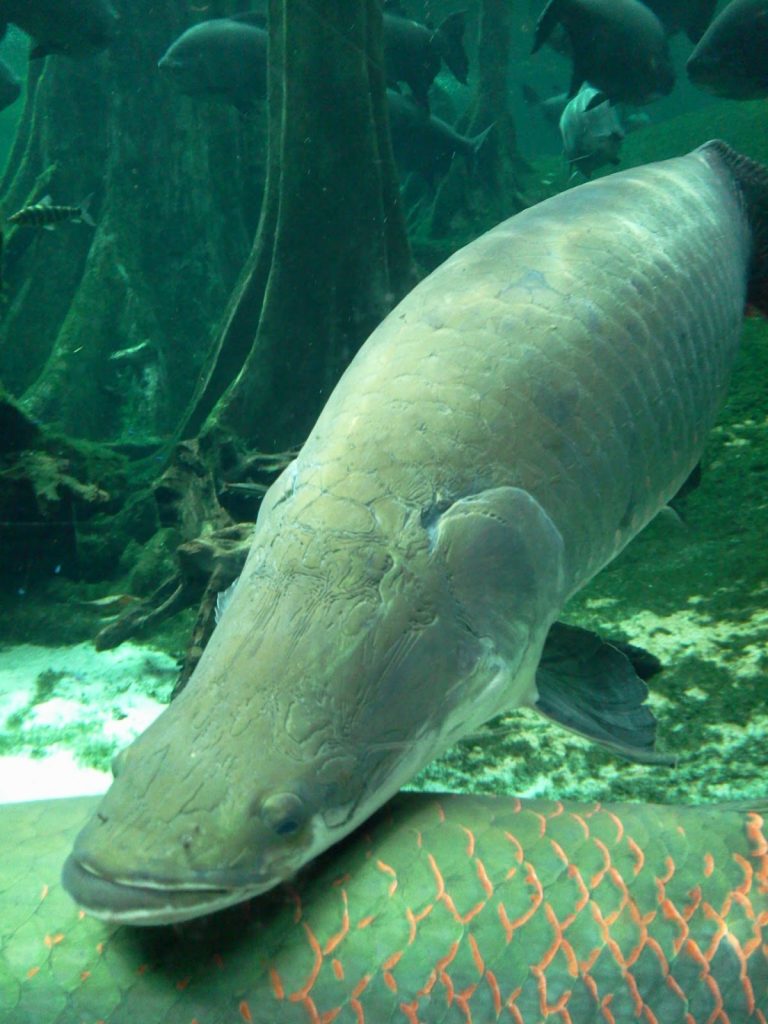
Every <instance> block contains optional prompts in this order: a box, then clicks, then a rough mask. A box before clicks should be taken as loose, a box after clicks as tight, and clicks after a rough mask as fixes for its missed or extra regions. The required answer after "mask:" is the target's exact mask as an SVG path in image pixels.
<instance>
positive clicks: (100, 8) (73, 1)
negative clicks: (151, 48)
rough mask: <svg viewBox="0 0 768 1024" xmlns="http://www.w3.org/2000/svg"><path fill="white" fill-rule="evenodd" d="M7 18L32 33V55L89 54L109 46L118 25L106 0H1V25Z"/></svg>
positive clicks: (73, 55) (71, 55)
mask: <svg viewBox="0 0 768 1024" xmlns="http://www.w3.org/2000/svg"><path fill="white" fill-rule="evenodd" d="M9 21H10V22H13V24H14V25H17V26H18V27H19V28H20V29H22V31H24V32H26V33H27V35H30V36H32V38H33V40H34V46H33V48H32V50H31V52H30V57H31V58H36V57H46V56H47V55H48V54H63V55H64V56H66V57H90V56H92V55H93V54H94V53H98V52H99V51H100V50H103V49H105V47H107V46H109V44H110V43H111V42H112V40H113V39H114V38H115V35H116V33H117V26H118V18H117V14H116V12H115V9H114V8H113V7H112V5H111V4H110V3H109V0H0V26H6V25H7V24H8V22H9ZM2 31H4V28H3V29H2Z"/></svg>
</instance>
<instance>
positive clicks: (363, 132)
mask: <svg viewBox="0 0 768 1024" xmlns="http://www.w3.org/2000/svg"><path fill="white" fill-rule="evenodd" d="M269 14H270V40H269V52H270V56H269V66H270V74H269V86H268V116H269V162H268V168H267V184H266V192H265V200H264V206H263V209H262V214H261V222H260V225H259V230H258V235H257V239H256V243H255V245H254V248H253V251H252V253H251V255H250V257H249V260H248V263H247V266H246V269H245V271H244V273H243V275H242V276H241V279H240V283H239V285H238V287H237V288H236V290H235V293H234V294H233V296H232V298H231V300H230V303H229V308H228V310H227V312H226V315H225V317H224V320H223V324H222V327H221V331H220V334H219V338H218V341H217V346H218V354H217V358H216V360H215V361H214V362H213V363H212V364H211V369H210V372H209V374H208V377H207V379H206V381H205V382H204V384H203V385H202V386H201V389H200V393H199V395H198V396H197V399H196V401H195V403H194V406H193V408H192V409H191V411H190V415H189V418H188V419H187V423H186V428H185V430H186V433H187V434H191V433H196V432H198V431H202V434H203V436H204V437H207V438H208V439H209V440H213V439H215V440H216V441H217V442H221V441H222V440H223V439H225V438H234V439H240V440H242V441H244V442H246V443H253V442H254V441H256V440H258V442H259V445H260V447H262V448H272V449H274V448H284V447H287V446H288V445H290V444H295V443H297V442H299V441H302V440H303V438H304V435H305V433H306V431H307V429H308V428H309V426H310V425H311V423H312V421H313V419H314V417H315V416H316V415H317V413H318V412H319V410H320V408H321V407H322V405H323V403H324V401H325V398H326V397H327V395H328V393H329V391H330V390H331V388H332V387H333V385H334V384H335V382H336V380H337V378H338V376H339V374H340V372H341V371H342V370H343V368H344V367H345V366H346V364H347V363H348V362H349V360H350V358H351V357H352V355H354V353H355V351H356V350H357V348H358V347H359V345H360V343H361V342H362V341H363V340H364V339H365V338H366V337H367V335H368V334H369V333H370V331H371V330H372V329H373V328H374V327H375V326H376V324H377V323H378V322H379V321H380V320H381V319H382V317H383V316H384V315H385V314H386V313H387V312H388V311H389V309H391V308H392V306H393V305H394V304H395V302H396V301H397V300H398V299H399V298H400V297H401V296H402V295H403V294H404V293H405V292H406V291H407V290H408V289H409V288H410V287H411V286H412V285H413V284H414V283H415V280H416V278H415V271H414V267H413V263H412V260H411V255H410V249H409V246H408V241H407V236H406V232H405V224H404V220H403V217H402V213H401V210H400V205H399V192H398V185H397V178H396V174H395V169H394V162H393V159H392V153H391V147H390V142H389V134H388V129H387V122H386V111H385V90H384V76H383V45H382V21H381V9H380V6H379V4H378V2H377V0H322V2H321V0H308V2H302V3H300V4H299V3H293V2H291V0H270V8H269ZM225 389H226V390H225Z"/></svg>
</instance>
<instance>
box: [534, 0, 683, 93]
mask: <svg viewBox="0 0 768 1024" xmlns="http://www.w3.org/2000/svg"><path fill="white" fill-rule="evenodd" d="M558 24H562V25H563V26H564V28H565V30H566V32H567V34H568V38H569V41H570V46H571V57H572V60H573V71H572V75H571V84H570V88H569V90H568V95H569V96H575V95H576V93H577V92H578V90H579V88H580V87H581V85H582V83H583V82H588V83H589V84H590V85H592V86H594V88H596V89H599V90H600V91H601V92H603V93H605V95H606V96H608V98H609V99H610V100H611V101H612V102H618V101H621V102H624V103H634V104H643V103H649V102H650V101H651V100H653V99H656V98H658V97H659V96H666V95H667V93H669V92H671V90H672V86H673V85H674V81H675V74H674V70H673V68H672V62H671V59H670V56H669V49H668V47H667V41H666V36H665V33H664V29H663V27H662V25H661V22H660V21H659V19H658V18H657V17H656V15H655V14H653V12H652V11H651V10H650V9H649V8H648V7H646V6H645V5H644V4H642V3H640V2H639V0H549V3H548V4H547V6H546V7H545V8H544V10H543V11H542V13H541V15H540V17H539V20H538V22H537V23H536V32H535V35H534V42H533V51H532V52H533V53H536V51H537V50H538V49H539V48H540V47H541V46H542V45H543V43H545V42H546V41H547V39H548V38H549V36H550V35H551V33H552V31H553V30H554V28H555V26H556V25H558Z"/></svg>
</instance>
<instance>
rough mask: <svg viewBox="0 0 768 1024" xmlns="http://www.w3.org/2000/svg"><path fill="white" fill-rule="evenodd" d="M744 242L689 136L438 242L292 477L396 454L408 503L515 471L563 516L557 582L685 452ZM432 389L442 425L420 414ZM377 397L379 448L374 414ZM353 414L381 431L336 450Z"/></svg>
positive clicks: (721, 342) (622, 534) (636, 515)
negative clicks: (495, 223) (456, 243)
mask: <svg viewBox="0 0 768 1024" xmlns="http://www.w3.org/2000/svg"><path fill="white" fill-rule="evenodd" d="M714 159H716V158H714ZM639 204H640V209H641V211H642V212H640V213H639V212H638V209H639ZM563 225H567V226H568V227H567V230H564V229H563ZM609 240H610V244H608V241H609ZM748 244H749V234H748V230H747V227H746V223H745V219H744V216H743V214H742V212H741V209H740V205H739V201H738V200H737V198H736V195H735V192H734V188H733V185H732V183H731V181H730V180H729V178H728V176H727V174H726V173H724V172H719V171H718V169H717V167H713V166H712V163H711V159H708V158H707V157H706V156H704V155H703V154H702V153H700V152H697V153H694V154H690V155H689V156H687V157H683V158H680V159H678V160H675V161H667V162H665V163H663V164H659V165H653V166H650V167H643V168H640V169H638V170H637V171H629V172H624V173H622V174H619V175H614V176H612V177H611V178H608V179H602V180H601V181H600V182H595V183H592V184H588V185H584V186H581V187H580V188H579V189H575V190H571V191H568V192H565V193H562V194H561V195H559V196H556V197H554V198H553V199H551V200H549V201H548V202H547V203H546V204H545V207H544V208H542V207H533V208H531V209H529V210H526V211H523V213H521V214H518V215H517V216H516V217H514V218H512V219H511V220H509V221H507V222H505V223H504V224H502V225H500V226H499V227H497V228H495V229H494V230H493V231H491V232H489V233H488V234H487V235H485V236H483V238H481V239H480V240H478V241H477V242H475V243H472V244H471V245H469V246H467V247H466V248H465V249H463V250H461V251H460V252H459V253H457V254H455V255H454V256H453V257H451V258H450V259H449V260H448V261H447V262H446V263H445V264H444V265H443V266H442V267H441V268H440V270H439V271H438V272H437V273H436V274H434V275H433V276H432V277H430V278H428V279H427V280H426V281H424V282H422V284H421V285H420V286H419V288H418V289H416V290H415V291H414V292H413V293H412V294H411V295H410V296H409V297H408V298H407V299H406V300H405V301H404V302H403V303H401V305H400V306H399V307H398V309H397V310H395V311H394V313H393V314H391V315H390V317H388V318H387V320H386V321H385V322H384V324H383V325H382V326H381V327H380V328H379V329H378V330H377V331H376V332H375V333H374V335H373V336H372V337H371V338H370V339H369V341H368V342H367V344H366V348H365V350H364V353H365V358H359V359H358V360H356V361H355V362H354V363H353V364H352V366H351V367H350V369H349V370H348V371H347V374H346V375H345V378H344V381H343V385H344V386H343V387H340V388H338V389H337V390H336V391H335V392H334V394H333V395H332V396H331V398H330V400H329V402H328V404H327V406H326V408H325V410H324V411H323V413H322V415H321V417H320V420H319V421H318V424H317V426H316V428H315V430H314V431H313V433H312V435H311V436H310V439H309V441H308V443H307V446H306V447H305V448H304V449H303V451H302V453H301V456H300V459H299V464H298V467H299V468H298V472H299V477H300V478H302V477H305V478H306V480H307V482H308V483H309V484H310V485H311V484H313V483H315V482H316V483H317V485H318V486H319V487H321V488H322V489H323V490H324V491H325V492H327V493H330V494H333V493H336V492H337V490H338V489H340V488H343V487H344V478H345V476H346V474H347V472H348V467H349V466H350V464H352V465H353V466H355V467H356V468H358V469H359V468H360V466H361V462H362V463H363V465H364V466H365V468H367V471H368V472H369V473H371V474H372V475H373V474H375V476H376V478H377V479H378V480H379V481H381V482H382V484H383V485H384V486H385V487H386V481H387V480H388V478H389V477H391V476H392V474H396V475H397V476H398V477H399V479H400V481H402V478H403V476H404V475H406V474H405V473H404V472H403V467H406V472H412V473H413V477H414V478H415V479H416V480H417V481H419V484H420V486H419V489H418V491H416V492H415V493H410V494H409V495H408V500H409V502H423V503H428V502H429V501H431V500H433V496H434V494H435V493H442V494H446V495H449V496H459V495H463V494H466V493H471V492H473V491H475V490H478V489H480V488H482V487H483V486H486V487H490V486H497V485H498V484H499V483H505V484H512V485H514V486H518V487H521V488H523V489H526V490H528V491H529V492H530V493H532V494H533V495H534V497H535V498H536V499H537V500H538V501H539V503H540V504H541V505H542V506H543V508H544V509H545V510H546V511H547V512H548V513H549V514H550V515H551V517H552V519H553V520H554V522H555V524H556V525H557V527H558V529H559V530H560V532H561V533H562V534H563V537H564V539H565V546H566V552H567V554H568V557H569V562H570V566H571V568H570V576H571V586H572V588H573V589H576V588H577V587H579V586H581V585H583V583H584V582H586V580H587V579H589V578H590V576H591V575H593V574H594V573H595V572H596V571H597V570H598V569H599V568H600V567H602V565H604V564H605V563H606V562H607V561H608V560H609V559H610V558H612V557H613V556H614V555H615V554H616V553H617V552H618V550H620V548H621V547H623V546H624V544H626V543H627V541H628V540H629V539H631V537H632V536H634V535H635V534H636V533H637V532H638V530H639V529H641V528H642V526H644V525H645V524H646V522H647V521H648V520H649V519H650V518H651V517H652V516H653V515H654V514H655V513H656V512H657V511H658V509H659V508H660V507H661V506H662V505H663V504H664V502H665V501H666V500H667V499H668V498H670V497H671V496H672V495H673V494H674V493H675V492H676V490H677V488H678V487H679V486H680V485H681V484H682V482H683V481H684V480H685V478H686V477H687V475H688V473H689V472H690V470H691V469H692V467H693V465H694V464H695V462H696V460H697V458H698V456H699V454H700V451H701V447H702V446H703V441H704V437H705V435H706V432H707V431H708V429H709V427H710V426H711V424H712V422H713V420H714V417H715V414H716V412H717V409H718V407H719V404H720V401H721V399H722V396H723V393H724V390H725V387H726V384H727V381H728V376H729V371H730V366H731V363H732V360H733V356H734V354H735V351H736V348H737V343H738V337H739V333H740V325H741V318H742V312H743V305H744V292H745V284H744V266H745V263H746V260H747V258H748ZM531 268H536V270H535V272H533V271H532V269H531ZM627 268H632V276H631V277H629V278H628V277H627ZM434 310H439V311H440V320H439V321H438V322H437V323H435V321H434ZM683 325H684V326H685V328H686V330H685V331H682V326H683ZM425 337H426V338H430V339H432V340H431V341H430V342H426V341H425ZM692 339H695V352H693V353H692V344H693V342H692ZM432 351H434V352H435V353H439V359H432V358H430V354H431V352H432ZM692 356H693V358H692ZM569 389H570V392H571V398H570V404H571V408H569V404H568V403H569V398H568V392H569ZM431 394H435V395H438V396H439V397H440V400H441V401H442V402H444V403H446V404H448V405H449V406H450V407H451V409H452V410H453V412H454V416H455V421H456V422H455V424H451V423H446V422H445V421H444V420H443V419H440V420H439V421H438V423H437V424H436V423H434V421H433V420H432V418H431V417H430V416H429V415H428V403H429V396H430V395H431ZM553 396H558V397H556V398H553ZM558 398H559V399H560V401H561V404H560V405H559V406H558V404H557V402H558ZM393 409H397V412H398V415H397V418H396V420H394V421H393V422H394V424H395V425H396V430H397V442H396V450H397V457H396V461H392V460H390V454H391V452H392V450H393V448H394V440H392V441H390V438H392V428H389V427H388V426H387V424H386V423H382V421H381V416H382V413H384V414H385V415H386V417H387V419H389V418H390V417H391V412H392V410H393ZM362 419H365V421H366V424H367V429H368V430H373V431H374V432H375V431H377V430H378V433H379V436H380V440H381V445H380V446H374V445H372V446H369V448H368V449H367V450H365V449H362V448H354V449H353V450H352V451H350V450H349V447H348V439H349V438H353V437H355V435H356V434H358V433H359V429H360V423H361V420H362ZM382 449H383V451H382ZM473 455H476V457H475V458H473ZM382 456H383V457H382ZM670 456H671V458H670ZM305 467H306V468H305ZM425 467H427V469H426V472H425ZM389 491H390V492H391V493H393V494H397V493H398V486H397V483H396V482H395V481H393V482H392V483H391V485H390V487H389ZM400 500H403V496H402V485H400ZM625 507H626V512H625V510H624V508H625ZM338 519H339V521H340V522H341V523H342V524H343V522H344V515H343V511H342V510H340V511H339V513H338Z"/></svg>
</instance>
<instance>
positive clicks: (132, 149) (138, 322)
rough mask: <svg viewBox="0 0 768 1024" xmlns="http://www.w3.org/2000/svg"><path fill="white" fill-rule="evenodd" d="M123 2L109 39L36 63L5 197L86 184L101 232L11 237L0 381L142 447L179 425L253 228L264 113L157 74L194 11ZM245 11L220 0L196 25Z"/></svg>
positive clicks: (93, 431)
mask: <svg viewBox="0 0 768 1024" xmlns="http://www.w3.org/2000/svg"><path fill="white" fill-rule="evenodd" d="M115 6H116V7H117V9H118V11H119V14H120V33H119V37H118V39H117V40H116V41H115V42H114V44H113V45H112V46H111V47H110V49H109V50H108V51H106V52H104V53H102V54H100V55H98V56H97V57H93V58H89V59H84V60H77V61H75V60H69V59H67V58H65V57H58V56H54V57H48V58H47V59H46V60H45V61H44V62H33V63H32V64H31V65H30V78H29V89H28V97H27V102H26V107H25V110H24V113H23V116H22V120H21V124H20V126H19V131H18V136H17V139H16V143H15V146H14V149H13V151H12V153H11V157H10V161H9V165H8V168H7V170H6V173H5V175H4V180H3V182H2V185H0V191H1V193H2V194H1V196H0V202H1V203H2V207H3V209H4V210H5V211H6V213H11V212H13V211H14V210H16V209H18V208H19V207H21V206H23V205H25V204H27V203H30V202H36V201H39V200H40V199H41V198H42V197H43V196H45V195H46V194H49V195H51V196H52V198H53V201H54V202H56V203H64V204H73V203H77V202H79V201H80V200H82V199H83V198H84V197H86V196H87V195H89V194H90V193H93V194H94V199H93V204H92V208H93V213H94V215H95V217H96V220H97V226H96V228H95V229H93V228H90V227H88V226H87V225H83V224H69V223H67V224H63V225H61V226H59V227H57V228H56V230H55V231H50V232H49V231H42V230H40V229H39V228H32V227H18V228H13V229H11V231H10V232H9V233H8V237H7V243H6V261H5V270H6V294H7V296H8V304H7V307H6V309H5V311H4V314H3V316H2V319H1V321H0V379H2V380H3V381H4V383H5V384H6V386H7V387H8V388H9V389H10V390H11V391H12V392H13V393H14V394H15V395H16V396H18V397H20V398H21V401H22V404H23V407H24V408H25V409H26V410H27V411H28V412H29V413H30V414H32V415H33V416H35V417H37V418H38V419H40V420H43V421H46V422H51V423H55V424H56V425H57V426H58V427H59V428H62V429H64V430H65V431H67V432H68V433H70V434H73V435H78V436H85V437H89V438H99V439H111V440H121V441H131V440H137V441H141V440H145V439H151V438H154V437H157V436H159V435H162V434H164V433H167V432H168V431H170V430H172V429H174V428H175V427H176V425H177V423H178V420H179V417H180V416H181V414H182V411H183V410H184V408H185V407H186V405H187V403H188V402H189V400H190V397H191V395H192V394H193V392H194V389H195V387H196V386H197V381H198V377H199V374H200V373H201V371H202V369H203V367H204V366H205V363H206V359H207V357H208V351H209V347H210V344H211V337H210V334H211V325H212V324H213V323H215V322H216V320H217V319H218V317H219V316H220V315H221V310H222V309H223V308H224V305H225V303H226V299H227V296H228V294H229V292H230V290H231V288H232V286H233V284H234V282H235V280H236V278H237V274H238V273H239V271H240V268H241V267H242V263H243V260H244V259H245V257H246V255H247V252H248V250H249V247H250V244H251V240H252V237H253V230H254V228H255V224H256V221H257V218H258V210H259V203H260V192H261V183H262V181H263V162H264V159H263V152H264V140H263V126H262V123H261V122H262V118H260V117H255V118H254V119H253V120H252V121H251V122H250V123H246V124H242V123H241V119H240V117H239V115H238V114H236V113H235V112H234V111H232V110H229V109H227V108H224V107H220V106H214V105H209V104H203V105H202V106H201V105H200V104H196V103H195V102H194V101H192V100H190V99H188V98H186V97H183V96H180V95H178V94H177V93H175V92H174V91H173V89H172V88H171V87H170V85H169V84H168V83H166V82H165V81H163V80H162V79H161V76H160V75H159V74H158V73H157V68H156V65H157V61H158V59H159V57H160V56H161V55H162V54H163V52H164V51H165V49H166V48H167V47H168V45H169V44H170V43H171V42H172V41H173V39H174V38H175V37H176V36H178V35H179V34H180V32H182V31H183V30H184V29H185V28H187V27H188V26H189V24H190V23H191V21H192V20H193V19H192V18H190V9H189V5H188V4H187V3H186V0H165V2H164V3H162V4H158V3H156V2H155V0H116V4H115ZM239 6H240V7H241V6H242V5H239ZM239 6H238V2H237V0H226V2H224V0H212V2H211V3H210V4H208V5H207V6H206V9H205V12H201V13H200V14H198V15H196V17H195V20H201V19H202V18H207V17H214V16H217V15H222V14H226V13H231V12H232V11H234V10H237V9H239Z"/></svg>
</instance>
